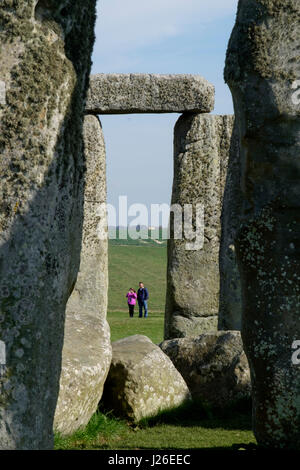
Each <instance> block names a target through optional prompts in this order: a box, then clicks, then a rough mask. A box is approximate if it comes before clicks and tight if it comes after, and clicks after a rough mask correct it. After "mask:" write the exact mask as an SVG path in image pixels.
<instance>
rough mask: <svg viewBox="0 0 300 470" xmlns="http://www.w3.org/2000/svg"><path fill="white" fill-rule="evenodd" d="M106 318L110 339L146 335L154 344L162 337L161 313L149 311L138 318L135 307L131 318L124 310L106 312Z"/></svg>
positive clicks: (162, 318)
mask: <svg viewBox="0 0 300 470" xmlns="http://www.w3.org/2000/svg"><path fill="white" fill-rule="evenodd" d="M107 319H108V322H109V325H110V329H111V341H117V340H118V339H121V338H126V336H131V335H146V336H148V338H150V339H151V341H153V343H156V344H158V343H160V342H161V341H163V339H164V338H163V336H164V314H163V313H151V312H150V313H149V317H148V318H138V308H137V309H136V311H135V313H134V317H133V318H130V317H129V314H128V313H127V311H126V312H108V316H107Z"/></svg>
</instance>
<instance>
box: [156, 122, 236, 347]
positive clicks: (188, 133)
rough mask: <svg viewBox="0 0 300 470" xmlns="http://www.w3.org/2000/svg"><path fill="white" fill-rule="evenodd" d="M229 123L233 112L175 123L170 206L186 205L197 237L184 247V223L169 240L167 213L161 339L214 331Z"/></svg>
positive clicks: (230, 127)
mask: <svg viewBox="0 0 300 470" xmlns="http://www.w3.org/2000/svg"><path fill="white" fill-rule="evenodd" d="M233 121H234V118H233V116H214V115H208V114H194V115H193V114H192V115H190V114H186V115H185V114H184V115H182V116H181V117H180V118H179V120H178V121H177V124H176V126H175V136H174V181H173V193H172V205H173V204H179V205H180V206H181V207H182V208H183V207H184V205H185V204H190V205H192V207H193V214H194V217H193V227H192V228H193V229H194V230H195V229H197V232H198V235H199V239H198V243H196V244H194V246H193V243H192V246H189V244H190V243H191V240H188V238H189V236H186V229H187V224H186V223H184V224H183V225H184V227H183V228H184V230H183V231H184V234H185V237H184V238H183V239H181V240H180V239H174V233H175V231H176V225H178V221H177V224H176V223H175V226H174V227H175V231H174V227H173V222H174V220H175V221H176V218H177V217H176V216H173V214H171V224H170V225H171V237H170V240H169V241H168V268H167V300H166V314H165V339H170V338H178V337H184V336H198V335H199V334H201V333H205V332H209V331H216V330H217V324H218V311H219V291H220V288H219V284H220V278H219V246H220V235H221V224H220V217H221V209H222V200H223V192H224V186H225V179H226V170H227V162H228V155H229V148H230V140H231V135H232V128H233ZM197 204H199V205H201V206H202V207H203V209H204V244H203V246H202V245H201V242H202V241H203V237H202V236H201V230H202V231H203V219H202V227H201V221H200V220H199V221H198V223H197V221H196V218H195V213H196V208H197ZM199 207H200V206H199ZM190 238H191V237H190ZM200 238H201V239H200ZM199 243H200V244H199ZM187 248H193V249H187Z"/></svg>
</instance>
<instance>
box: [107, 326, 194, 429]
mask: <svg viewBox="0 0 300 470" xmlns="http://www.w3.org/2000/svg"><path fill="white" fill-rule="evenodd" d="M112 349H113V357H112V362H111V366H110V371H109V374H108V377H107V380H106V382H105V386H104V394H103V404H104V406H105V408H106V409H109V410H113V412H114V413H115V414H117V415H119V416H123V417H127V418H129V419H132V420H134V421H139V420H141V419H142V418H145V417H150V416H154V415H156V414H157V413H159V412H160V411H163V410H167V409H170V408H175V407H177V406H179V405H181V404H182V403H184V402H185V401H187V400H189V399H190V393H189V390H188V387H187V385H186V383H185V381H184V380H183V378H182V377H181V375H180V373H179V372H178V371H177V370H176V368H175V367H174V365H173V364H172V362H171V360H170V359H169V358H168V357H167V356H166V355H165V354H164V353H163V352H162V350H161V349H160V348H159V347H158V346H157V345H155V344H153V343H152V341H151V340H150V339H149V338H147V337H146V336H142V335H134V336H130V337H128V338H124V339H121V340H119V341H115V342H114V343H112Z"/></svg>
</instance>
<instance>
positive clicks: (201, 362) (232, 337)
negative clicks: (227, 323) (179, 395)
mask: <svg viewBox="0 0 300 470" xmlns="http://www.w3.org/2000/svg"><path fill="white" fill-rule="evenodd" d="M160 347H161V349H162V350H163V351H164V353H165V354H167V356H169V358H170V359H171V361H172V362H173V364H174V366H175V367H176V369H177V370H178V371H179V372H180V374H181V375H182V377H183V378H184V380H185V381H186V383H187V385H188V387H189V390H190V392H191V394H192V397H193V399H194V400H199V401H201V402H202V403H203V404H205V405H209V406H211V407H217V408H224V407H226V406H231V405H234V404H236V403H237V402H239V401H240V400H245V399H250V397H251V382H250V370H249V366H248V361H247V358H246V355H245V353H244V351H243V343H242V339H241V334H240V332H239V331H225V332H224V331H218V332H216V333H206V334H203V335H200V336H198V337H197V338H179V339H178V338H177V339H171V340H168V341H164V342H163V343H161V344H160Z"/></svg>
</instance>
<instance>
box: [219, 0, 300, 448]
mask: <svg viewBox="0 0 300 470" xmlns="http://www.w3.org/2000/svg"><path fill="white" fill-rule="evenodd" d="M299 49H300V3H299V1H298V0H256V1H254V0H251V1H250V0H243V1H240V2H239V8H238V15H237V21H236V25H235V28H234V30H233V33H232V36H231V39H230V43H229V48H228V53H227V63H226V69H225V78H226V81H227V83H228V84H229V86H230V88H231V91H232V94H233V98H234V106H235V112H236V118H237V122H238V125H239V136H240V145H241V169H242V189H243V210H242V214H241V217H242V220H241V224H240V227H239V230H238V232H237V234H236V241H235V245H236V249H237V257H238V263H239V267H240V272H241V282H242V299H243V325H242V337H243V342H244V347H245V351H246V354H247V357H248V360H249V365H250V369H251V377H252V386H253V417H254V432H255V435H256V438H257V441H258V443H259V444H261V445H263V446H266V447H272V448H276V447H278V448H279V447H280V448H296V449H300V433H299V428H300V368H299V365H294V364H293V362H292V353H293V349H292V345H293V342H294V341H295V340H300V321H299V309H300V282H299V280H300V244H299V234H300V217H299V213H300V184H299V181H300V165H299V151H300V101H299V90H298V95H297V93H296V91H297V87H298V88H299V82H298V81H297V80H299V77H300V61H299Z"/></svg>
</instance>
